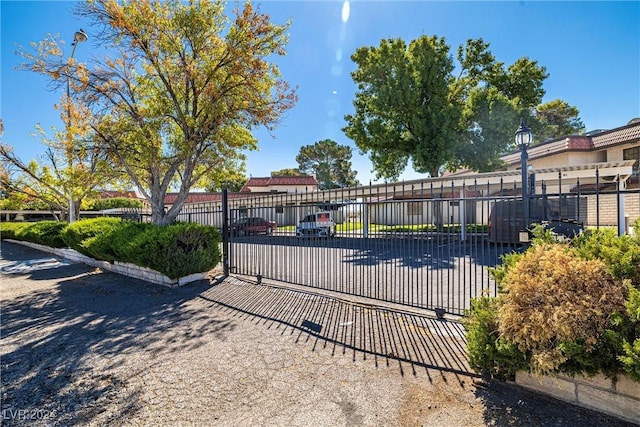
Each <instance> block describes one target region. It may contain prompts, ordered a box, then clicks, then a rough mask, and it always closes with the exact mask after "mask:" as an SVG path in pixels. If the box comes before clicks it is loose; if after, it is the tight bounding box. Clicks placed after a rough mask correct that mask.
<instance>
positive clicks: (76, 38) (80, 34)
mask: <svg viewBox="0 0 640 427" xmlns="http://www.w3.org/2000/svg"><path fill="white" fill-rule="evenodd" d="M87 39H88V37H87V34H86V33H85V32H84V31H82V28H81V29H80V31H76V32H75V34H74V35H73V43H71V46H73V49H71V56H70V57H69V61H71V60H72V59H73V54H74V53H76V47H77V46H78V43H82V42H85V41H87ZM68 71H69V73H68V74H67V126H66V127H67V144H69V145H71V87H70V86H71V69H69V70H68ZM68 149H70V148H68ZM68 160H69V169H71V168H72V167H73V153H71V154H70V155H69V159H68ZM75 220H76V207H75V202H74V201H73V191H72V188H71V186H70V187H69V223H72V222H74V221H75Z"/></svg>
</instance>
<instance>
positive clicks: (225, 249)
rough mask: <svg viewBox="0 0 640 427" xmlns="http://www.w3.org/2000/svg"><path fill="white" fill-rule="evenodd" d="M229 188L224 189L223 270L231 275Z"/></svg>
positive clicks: (227, 274)
mask: <svg viewBox="0 0 640 427" xmlns="http://www.w3.org/2000/svg"><path fill="white" fill-rule="evenodd" d="M228 212H229V190H228V189H226V188H225V189H223V190H222V270H223V273H222V274H223V275H224V276H225V277H226V276H229V214H228Z"/></svg>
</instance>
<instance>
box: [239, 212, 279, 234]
mask: <svg viewBox="0 0 640 427" xmlns="http://www.w3.org/2000/svg"><path fill="white" fill-rule="evenodd" d="M276 228H278V225H277V224H276V223H275V222H274V221H268V220H266V219H264V218H258V217H248V218H241V219H239V220H238V221H236V222H234V223H233V224H231V227H230V228H229V232H230V233H231V235H232V236H247V235H249V234H273V232H274V231H275V230H276Z"/></svg>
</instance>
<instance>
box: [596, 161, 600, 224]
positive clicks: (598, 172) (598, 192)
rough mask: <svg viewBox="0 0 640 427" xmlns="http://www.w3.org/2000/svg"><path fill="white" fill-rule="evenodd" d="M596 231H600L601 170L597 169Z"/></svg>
mask: <svg viewBox="0 0 640 427" xmlns="http://www.w3.org/2000/svg"><path fill="white" fill-rule="evenodd" d="M596 229H597V230H599V229H600V169H598V168H596Z"/></svg>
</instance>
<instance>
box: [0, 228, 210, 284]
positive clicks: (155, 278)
mask: <svg viewBox="0 0 640 427" xmlns="http://www.w3.org/2000/svg"><path fill="white" fill-rule="evenodd" d="M7 241H8V242H12V243H18V244H20V245H25V246H29V247H31V248H34V249H38V250H41V251H44V252H49V253H52V254H54V255H57V256H59V257H62V258H66V259H68V260H71V261H74V262H81V263H84V264H87V265H91V266H94V267H98V268H101V269H103V270H107V271H112V272H114V273H118V274H122V275H124V276H128V277H133V278H136V279H141V280H145V281H147V282H151V283H156V284H159V285H163V286H168V287H171V288H174V287H177V286H183V285H186V284H187V283H191V282H195V281H197V280H203V279H206V278H207V277H208V276H209V272H204V273H194V274H190V275H189V276H184V277H180V278H178V279H170V278H169V277H167V276H165V275H164V274H162V273H159V272H157V271H155V270H152V269H150V268H147V267H140V266H139V265H135V264H130V263H127V262H119V261H116V262H114V263H113V264H111V263H109V262H106V261H99V260H96V259H93V258H90V257H88V256H85V255H83V254H81V253H80V252H78V251H76V250H74V249H70V248H52V247H49V246H44V245H39V244H37V243H31V242H24V241H21V240H10V239H7Z"/></svg>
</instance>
